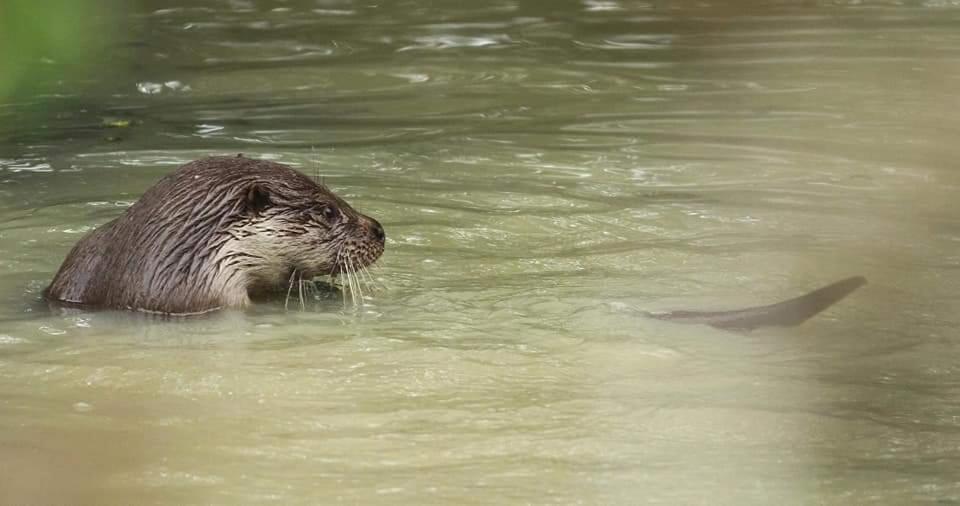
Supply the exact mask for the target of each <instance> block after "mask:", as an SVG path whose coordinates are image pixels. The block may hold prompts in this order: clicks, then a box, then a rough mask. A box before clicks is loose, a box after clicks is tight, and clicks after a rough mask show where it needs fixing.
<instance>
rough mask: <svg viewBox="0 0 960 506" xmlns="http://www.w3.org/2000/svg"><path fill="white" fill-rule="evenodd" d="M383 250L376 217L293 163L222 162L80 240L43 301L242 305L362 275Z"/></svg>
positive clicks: (161, 187) (179, 310) (173, 310)
mask: <svg viewBox="0 0 960 506" xmlns="http://www.w3.org/2000/svg"><path fill="white" fill-rule="evenodd" d="M383 248H384V232H383V228H382V227H381V226H380V224H379V223H377V221H376V220H374V219H373V218H370V217H368V216H365V215H363V214H360V213H359V212H357V211H355V210H354V209H353V208H352V207H350V205H349V204H347V203H346V202H344V201H343V200H342V199H340V198H339V197H337V196H336V195H334V194H333V192H331V191H330V190H328V189H327V188H325V187H324V186H322V185H320V184H318V183H317V182H315V181H313V180H312V179H310V178H308V177H306V176H304V175H303V174H300V173H299V172H297V171H295V170H293V169H291V168H290V167H288V166H286V165H282V164H278V163H274V162H270V161H265V160H254V159H250V158H245V157H242V156H238V157H211V158H204V159H201V160H197V161H194V162H190V163H188V164H186V165H183V166H181V167H180V168H178V169H177V170H176V171H175V172H174V173H172V174H170V175H168V176H166V177H165V178H163V179H161V180H160V181H159V182H157V183H156V184H155V185H154V186H153V187H151V188H150V189H149V190H147V192H146V193H144V195H143V196H142V197H141V198H140V200H138V201H137V202H136V203H135V204H134V205H133V206H131V207H130V208H129V209H127V211H126V212H125V213H124V214H123V215H121V216H120V217H118V218H116V219H115V220H113V221H111V222H109V223H107V224H105V225H103V226H101V227H99V228H97V229H96V230H94V231H93V232H91V233H90V234H88V235H86V236H85V237H84V238H83V239H81V240H80V242H78V243H77V244H76V245H75V246H74V248H73V250H71V251H70V254H69V255H68V256H67V258H66V259H65V260H64V262H63V264H62V265H61V266H60V270H59V271H58V272H57V274H56V276H54V279H53V281H52V282H51V284H50V286H49V287H48V288H47V289H46V290H45V292H44V295H45V297H46V298H47V299H48V300H53V301H58V302H64V303H69V304H78V305H84V306H93V307H102V308H114V309H131V310H138V311H146V312H156V313H165V314H196V313H204V312H209V311H213V310H216V309H221V308H227V307H232V308H242V307H245V306H247V305H249V304H250V301H251V297H255V296H256V295H257V294H260V293H265V292H271V291H283V290H285V289H287V287H288V285H289V284H290V283H291V282H292V280H293V279H309V278H312V277H314V276H318V275H324V274H330V275H338V274H342V273H349V272H352V271H355V270H356V269H360V268H363V267H365V266H367V265H370V264H372V263H373V262H375V261H376V260H377V258H379V257H380V255H381V254H382V253H383Z"/></svg>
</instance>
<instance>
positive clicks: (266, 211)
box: [218, 169, 386, 295]
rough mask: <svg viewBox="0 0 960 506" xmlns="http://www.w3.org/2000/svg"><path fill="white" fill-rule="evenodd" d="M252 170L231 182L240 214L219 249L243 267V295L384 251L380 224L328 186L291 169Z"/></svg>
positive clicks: (363, 261) (342, 269)
mask: <svg viewBox="0 0 960 506" xmlns="http://www.w3.org/2000/svg"><path fill="white" fill-rule="evenodd" d="M254 176H255V177H253V178H252V179H250V180H248V181H244V182H243V183H241V184H240V185H239V187H237V188H236V190H237V191H236V193H235V195H236V197H235V198H236V199H238V201H239V202H238V215H239V219H237V220H235V221H234V222H233V223H232V224H230V225H229V226H228V227H227V228H226V229H225V230H224V234H225V237H228V238H229V239H227V240H226V241H225V242H224V243H223V246H222V248H221V249H220V255H218V256H219V257H220V258H223V259H225V261H224V266H226V267H230V266H231V265H232V266H234V267H239V268H241V269H242V273H243V275H242V276H241V278H242V279H243V280H244V282H245V284H246V286H247V291H248V294H250V295H258V294H260V293H262V292H265V291H266V292H269V291H275V290H276V289H277V288H281V289H287V288H288V287H289V286H290V284H291V283H292V282H293V281H294V280H301V279H310V278H313V277H316V276H322V275H330V276H334V277H335V276H338V275H341V274H347V275H350V274H352V273H354V272H357V271H360V270H362V269H364V268H366V267H367V266H369V265H370V264H372V263H374V262H375V261H376V260H377V259H378V258H380V255H381V254H383V248H384V241H385V239H386V235H385V234H384V231H383V227H382V226H381V225H380V223H379V222H377V220H375V219H373V218H371V217H369V216H366V215H364V214H361V213H360V212H358V211H356V210H355V209H354V208H353V207H351V206H350V204H348V203H347V202H346V201H344V200H343V199H341V198H340V197H338V196H337V195H335V194H334V193H333V192H332V191H330V190H329V189H328V188H327V187H325V186H323V185H321V184H318V183H317V182H315V181H313V180H312V179H310V178H307V177H305V176H303V175H301V174H300V173H297V172H295V171H293V170H290V169H287V170H280V171H276V170H266V171H262V172H260V173H254ZM230 259H235V260H236V261H235V262H230Z"/></svg>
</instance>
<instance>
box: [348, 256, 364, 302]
mask: <svg viewBox="0 0 960 506" xmlns="http://www.w3.org/2000/svg"><path fill="white" fill-rule="evenodd" d="M347 266H348V267H347V268H348V269H349V271H350V280H351V283H350V292H351V295H352V297H351V298H352V299H353V305H354V306H359V305H362V304H363V291H362V290H360V280H358V279H357V270H356V269H355V268H354V267H353V259H352V258H351V257H350V255H349V254H348V255H347Z"/></svg>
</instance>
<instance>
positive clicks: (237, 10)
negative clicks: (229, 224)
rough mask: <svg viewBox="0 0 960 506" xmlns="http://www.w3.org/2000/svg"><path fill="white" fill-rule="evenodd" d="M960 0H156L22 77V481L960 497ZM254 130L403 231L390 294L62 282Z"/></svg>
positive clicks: (1, 420)
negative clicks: (96, 48)
mask: <svg viewBox="0 0 960 506" xmlns="http://www.w3.org/2000/svg"><path fill="white" fill-rule="evenodd" d="M188 4H189V5H188ZM548 4H549V5H548ZM955 4H956V2H948V1H926V2H924V1H916V2H906V3H904V2H893V1H891V2H888V1H882V0H881V1H873V0H862V1H831V2H802V3H801V2H793V1H781V2H776V3H769V2H768V3H767V4H766V5H760V3H756V2H754V3H752V5H751V3H747V2H731V1H707V2H679V3H678V2H645V1H634V0H602V1H601V0H597V1H593V0H590V1H577V2H539V3H538V2H516V1H513V0H495V1H490V2H470V3H466V2H445V1H440V2H431V3H430V4H429V5H427V3H424V2H410V1H402V2H360V1H354V0H323V1H319V2H318V1H308V0H290V1H283V2H280V1H274V0H263V1H259V0H258V1H256V2H254V1H250V0H231V1H228V2H223V1H219V0H191V2H182V1H173V2H169V1H167V2H157V1H154V0H146V1H145V2H138V3H136V4H131V5H130V6H128V7H127V9H128V10H127V11H124V12H122V13H121V14H120V15H121V16H122V21H123V22H122V23H117V24H116V25H115V26H112V27H111V28H110V30H111V31H113V32H118V37H121V39H118V40H117V41H116V42H115V44H114V46H111V47H110V48H106V49H105V50H104V51H101V52H99V53H96V55H99V56H96V55H95V56H94V58H97V59H98V60H97V61H95V62H94V64H95V65H94V67H93V70H92V71H91V72H89V73H85V74H75V75H73V76H72V77H71V76H69V75H65V74H63V73H62V72H60V71H61V70H63V67H61V66H58V65H57V64H55V63H43V64H42V65H43V68H44V69H46V70H48V71H50V72H49V76H48V77H42V78H38V79H37V80H36V81H35V82H31V83H28V84H27V85H25V90H24V94H23V95H21V96H18V97H17V98H15V99H11V100H10V101H9V103H0V503H3V504H7V503H9V504H37V503H41V504H47V503H49V504H59V503H118V504H125V503H144V502H153V503H204V504H206V503H210V504H247V503H261V502H264V503H265V502H268V501H269V502H275V503H283V504H288V503H298V502H302V503H320V504H333V503H349V504H374V505H375V504H481V503H483V504H489V503H495V504H501V503H557V504H574V503H584V504H636V503H637V502H638V498H643V499H642V500H641V501H646V502H651V503H664V504H702V503H709V504H737V505H740V504H780V503H785V504H810V503H824V504H859V503H868V502H878V498H882V499H880V501H882V502H885V503H889V504H913V503H923V502H930V503H943V504H949V503H956V502H957V501H958V499H960V489H958V484H957V479H956V475H957V472H956V468H957V465H956V464H957V462H958V461H960V451H958V448H960V442H958V438H957V434H958V428H960V422H958V419H957V416H956V413H958V412H960V404H958V401H957V399H960V379H958V378H960V365H958V364H960V356H958V355H960V352H958V349H960V348H958V341H957V337H956V336H957V332H956V329H957V328H958V327H960V316H958V315H960V311H958V299H957V295H956V287H957V286H960V269H958V268H957V267H958V265H960V257H958V254H957V244H958V237H960V225H958V218H957V209H958V207H957V195H958V190H960V175H958V174H960V173H958V172H957V170H956V166H957V160H960V152H958V150H960V144H958V143H957V141H956V132H957V131H958V128H957V127H958V125H957V122H958V121H960V120H958V118H957V114H956V111H955V109H956V107H955V104H956V94H957V93H956V89H957V86H956V83H957V82H960V65H957V63H956V62H957V61H958V58H957V56H958V55H960V36H958V33H960V32H958V31H957V27H958V26H960V8H958V7H957V6H956V5H955ZM126 26H129V27H132V29H133V31H131V32H129V33H128V34H126V35H124V34H122V33H119V30H120V28H121V27H126ZM54 76H55V77H54ZM0 79H3V77H0ZM138 84H139V85H141V86H140V87H139V88H138ZM237 153H244V154H245V155H246V156H250V157H258V158H266V159H270V160H275V161H278V162H281V163H286V164H290V165H292V166H294V167H296V168H298V169H299V170H301V171H302V172H303V173H305V174H307V175H310V176H316V175H317V174H318V173H319V176H320V178H321V179H322V180H323V181H324V182H325V184H327V185H329V186H330V187H331V188H332V189H333V190H334V191H336V192H337V194H338V195H341V196H343V197H344V198H345V199H347V200H348V201H349V202H350V203H351V205H353V206H355V207H356V208H357V209H358V210H359V211H360V212H363V213H365V214H368V215H370V216H373V217H376V218H377V219H378V220H379V221H380V222H382V223H383V225H384V226H385V229H386V236H387V244H386V251H385V253H384V256H383V257H382V259H381V260H380V261H379V262H378V264H377V265H378V267H377V268H376V269H374V270H373V271H372V272H371V275H372V276H373V277H374V278H375V282H374V283H372V284H376V285H382V286H379V287H378V288H376V290H375V291H373V292H372V293H370V294H369V295H370V297H369V298H368V299H367V304H366V305H364V306H362V307H357V306H354V305H352V304H350V303H349V301H348V302H347V303H346V304H345V303H344V301H343V300H342V299H339V298H337V297H335V296H334V297H330V298H323V297H320V296H318V297H315V298H309V299H307V300H306V301H305V304H304V307H305V309H306V310H304V311H301V310H300V304H299V301H296V302H294V301H293V300H291V301H290V302H291V303H290V304H287V308H288V310H286V311H285V310H284V301H273V302H271V303H267V304H263V305H260V306H257V307H256V308H255V309H254V310H252V311H248V312H230V311H228V312H223V313H219V314H217V315H210V316H208V317H205V318H199V319H186V320H177V321H170V320H163V321H158V320H157V319H151V318H147V317H144V316H143V315H130V314H127V313H125V312H65V313H51V312H50V311H49V310H48V308H47V307H46V306H45V305H44V304H42V302H41V298H40V291H41V290H42V289H43V287H45V286H46V284H47V283H48V282H49V280H50V277H51V276H52V274H53V271H54V270H55V269H56V267H57V265H59V262H60V261H61V260H62V259H63V257H64V255H65V254H66V252H67V250H68V249H69V248H70V246H71V245H72V244H74V243H75V242H76V241H77V240H78V238H79V236H80V235H81V234H82V233H84V232H85V231H87V230H89V229H90V228H91V227H93V226H95V225H99V224H102V223H104V222H106V221H108V220H110V219H111V218H113V217H115V216H117V215H118V214H119V213H121V212H122V211H123V209H124V208H125V206H127V205H129V203H130V202H133V201H135V200H136V199H137V198H138V197H139V196H140V195H141V194H142V192H143V191H144V190H145V189H146V188H147V187H149V186H150V185H151V184H153V183H154V182H155V181H156V180H157V179H159V178H160V177H162V176H163V175H165V174H167V173H169V172H170V171H172V170H173V169H174V168H175V167H177V166H178V165H180V164H182V163H184V162H186V161H188V160H193V159H197V158H200V157H203V156H206V155H209V154H232V155H235V154H237ZM854 274H863V275H865V276H867V277H868V278H869V279H870V285H869V286H866V287H864V288H863V289H862V290H861V291H860V292H858V293H857V294H855V295H854V296H851V297H850V298H849V299H848V300H845V301H844V302H843V303H841V304H840V305H838V306H836V307H834V308H832V309H831V310H830V311H828V312H826V313H824V314H823V315H821V316H820V317H818V318H816V319H814V320H811V321H809V322H807V323H806V324H804V325H803V326H801V327H798V328H795V329H791V330H765V331H760V332H757V333H754V334H751V335H747V336H741V335H732V334H730V333H727V332H722V331H719V330H715V329H712V328H709V327H698V326H680V325H675V324H671V323H669V322H663V321H659V320H652V319H645V318H643V317H641V316H640V312H641V311H660V310H671V309H697V308H702V309H719V308H729V307H738V306H749V305H756V304H763V303H769V302H772V301H774V300H782V299H783V298H785V297H787V296H790V295H794V294H799V293H801V292H803V291H804V290H808V289H811V288H815V287H816V286H819V285H822V284H824V283H827V282H829V281H833V280H835V279H840V278H843V277H846V276H850V275H854ZM370 288H371V290H373V287H370ZM331 292H332V291H329V292H326V293H327V294H328V295H329V293H331Z"/></svg>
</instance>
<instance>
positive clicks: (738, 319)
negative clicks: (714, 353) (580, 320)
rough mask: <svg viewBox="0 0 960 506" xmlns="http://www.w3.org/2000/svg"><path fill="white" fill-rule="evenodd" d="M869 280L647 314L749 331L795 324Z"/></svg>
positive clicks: (830, 304)
mask: <svg viewBox="0 0 960 506" xmlns="http://www.w3.org/2000/svg"><path fill="white" fill-rule="evenodd" d="M865 284H867V279H866V278H864V277H863V276H854V277H851V278H846V279H842V280H840V281H837V282H836V283H832V284H829V285H827V286H825V287H823V288H819V289H817V290H814V291H812V292H810V293H808V294H806V295H801V296H799V297H797V298H795V299H790V300H785V301H783V302H778V303H776V304H770V305H768V306H756V307H749V308H746V309H734V310H729V311H669V312H665V313H646V315H647V316H649V317H651V318H656V319H658V320H668V321H672V322H677V323H699V324H704V325H710V326H711V327H715V328H718V329H724V330H743V331H749V330H753V329H755V328H758V327H793V326H796V325H800V324H801V323H803V322H805V321H807V320H808V319H810V318H811V317H813V316H814V315H816V314H817V313H819V312H821V311H823V310H824V309H826V308H828V307H830V306H832V305H834V304H836V303H837V302H839V301H840V300H842V299H843V298H844V297H846V296H847V295H850V294H851V293H852V292H853V291H854V290H856V289H857V288H860V287H861V286H863V285H865Z"/></svg>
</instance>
